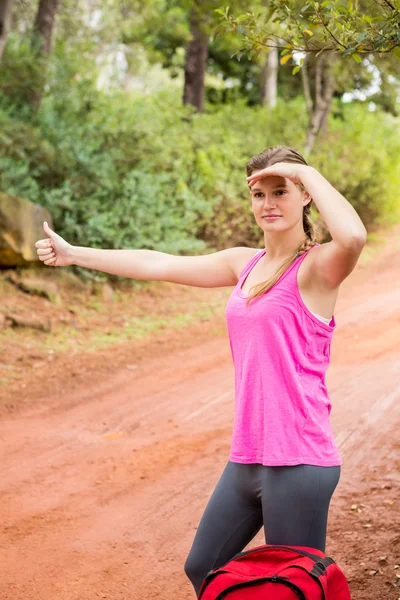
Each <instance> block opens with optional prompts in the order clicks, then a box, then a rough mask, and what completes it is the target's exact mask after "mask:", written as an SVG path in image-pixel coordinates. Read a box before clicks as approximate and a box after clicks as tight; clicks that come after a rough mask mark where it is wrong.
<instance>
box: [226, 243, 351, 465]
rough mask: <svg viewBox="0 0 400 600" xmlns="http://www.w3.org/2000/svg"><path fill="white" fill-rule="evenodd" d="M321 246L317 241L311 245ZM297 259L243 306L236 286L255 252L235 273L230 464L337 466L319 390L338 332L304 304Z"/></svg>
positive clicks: (325, 400) (230, 313) (229, 315)
mask: <svg viewBox="0 0 400 600" xmlns="http://www.w3.org/2000/svg"><path fill="white" fill-rule="evenodd" d="M317 245H318V246H319V244H317ZM310 251H312V248H310V249H309V250H307V251H306V252H305V253H304V254H302V255H301V256H299V257H298V258H296V259H295V260H294V261H293V263H292V264H291V265H290V267H289V268H288V269H287V270H286V271H285V272H284V273H283V274H282V275H281V277H280V278H279V279H278V281H277V282H276V283H275V284H274V285H273V286H272V288H270V289H269V290H268V292H266V293H264V294H262V295H261V296H259V297H258V298H256V299H255V300H252V301H251V302H250V304H249V305H248V306H246V298H247V296H244V294H243V291H242V285H243V282H244V280H245V279H246V277H247V275H248V274H249V272H250V270H251V269H252V267H253V266H254V265H255V264H256V262H257V261H258V260H259V259H260V258H262V257H263V256H264V254H265V249H262V250H260V251H259V252H257V253H256V254H255V255H254V257H253V258H252V260H251V261H250V262H249V263H248V264H247V265H246V266H245V268H244V269H243V271H242V273H241V274H240V277H239V281H238V283H237V285H236V286H235V288H234V290H233V291H232V294H231V295H230V297H229V300H228V302H227V305H226V319H227V325H228V334H229V342H230V347H231V352H232V359H233V363H234V367H235V418H234V425H233V434H232V446H231V453H230V460H231V461H233V462H239V463H261V464H263V465H271V466H273V465H297V464H310V465H320V466H336V465H341V464H342V461H341V458H340V454H339V450H338V447H337V446H336V443H335V440H334V436H333V432H332V429H331V425H330V420H329V415H330V412H331V402H330V399H329V395H328V390H327V388H326V385H325V373H326V370H327V367H328V365H329V362H330V345H331V339H332V335H333V331H334V329H335V327H336V323H335V318H334V317H333V316H332V319H331V322H330V324H329V325H328V324H326V323H324V322H322V321H320V320H319V319H318V318H317V317H316V316H315V315H314V314H313V313H312V312H311V311H310V310H309V309H308V308H307V306H306V305H305V304H304V302H303V300H302V298H301V296H300V293H299V288H298V285H297V271H298V270H299V267H300V264H301V262H302V261H303V260H304V258H305V257H306V256H307V254H308V252H310Z"/></svg>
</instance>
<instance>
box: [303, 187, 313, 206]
mask: <svg viewBox="0 0 400 600" xmlns="http://www.w3.org/2000/svg"><path fill="white" fill-rule="evenodd" d="M303 200H304V206H307V204H311V202H312V198H311V196H310V194H309V193H308V192H306V191H305V190H304V195H303Z"/></svg>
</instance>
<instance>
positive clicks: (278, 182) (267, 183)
mask: <svg viewBox="0 0 400 600" xmlns="http://www.w3.org/2000/svg"><path fill="white" fill-rule="evenodd" d="M256 173H257V171H253V173H252V175H255V174H256ZM283 186H284V187H287V188H291V187H293V186H294V183H293V182H292V181H290V179H288V178H287V177H281V176H280V175H268V176H267V177H264V178H263V179H259V180H258V181H256V183H255V184H254V186H253V188H252V189H255V188H257V187H259V188H261V189H275V188H279V187H283Z"/></svg>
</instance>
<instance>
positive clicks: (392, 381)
mask: <svg viewBox="0 0 400 600" xmlns="http://www.w3.org/2000/svg"><path fill="white" fill-rule="evenodd" d="M398 234H399V231H398V230H397V231H395V232H393V233H392V234H390V235H389V236H388V242H387V244H386V246H385V247H384V248H382V249H381V250H379V252H378V253H377V255H376V256H375V257H374V259H373V260H372V261H371V262H370V263H368V264H366V265H363V266H362V267H357V269H356V271H355V272H354V273H353V274H352V275H351V277H350V278H349V279H348V280H346V282H345V283H344V284H343V286H342V289H341V292H340V295H339V300H338V305H337V309H336V311H335V318H336V321H337V329H336V332H335V335H334V338H333V344H332V352H331V365H330V367H329V369H328V376H327V385H328V390H329V392H330V396H331V399H332V404H333V408H332V413H331V422H332V426H333V430H334V433H335V437H336V440H337V442H338V445H339V448H340V451H341V455H342V458H343V466H342V475H341V479H340V482H339V484H338V487H337V488H336V491H335V494H334V496H333V498H332V501H331V506H330V514H329V524H328V538H327V554H329V555H330V556H332V557H334V558H335V560H336V561H337V562H338V563H339V565H340V566H341V567H342V569H343V570H344V572H345V573H346V576H347V577H348V580H349V584H350V589H351V591H352V598H353V599H354V600H383V599H385V600H397V599H398V598H399V597H400V529H399V524H400V522H399V499H400V498H399V489H400V475H399V446H400V443H399V423H400V236H399V235H398ZM229 293H230V291H228V290H227V294H229ZM213 327H214V328H215V324H214V325H213ZM198 333H199V328H198V327H197V328H196V326H193V328H188V329H187V330H186V331H185V332H182V331H181V332H180V333H178V334H175V341H174V343H171V344H169V343H168V338H164V339H163V340H161V341H160V340H159V343H158V345H157V348H156V347H155V346H151V345H149V346H148V347H145V348H142V350H141V360H140V361H136V360H135V357H134V356H133V354H132V356H131V357H130V355H129V349H127V350H126V354H125V355H124V359H122V358H121V356H120V355H118V354H115V353H114V352H113V351H112V350H109V351H108V352H103V353H101V355H99V356H98V357H97V359H96V357H95V358H93V357H92V358H91V363H90V370H86V371H85V373H84V376H79V377H78V379H77V378H76V377H75V378H74V377H73V374H72V373H73V368H75V370H76V372H77V373H79V372H81V367H82V365H81V364H80V362H79V361H80V360H83V359H81V358H80V357H79V356H74V357H73V359H71V361H75V365H74V364H73V362H71V361H70V363H69V365H68V368H66V370H65V371H62V370H60V369H59V370H58V371H57V372H56V373H55V372H52V373H49V376H48V378H47V377H45V378H43V375H41V379H38V378H37V379H36V380H34V379H32V377H34V375H32V374H31V376H30V380H29V388H28V390H27V389H24V391H23V390H22V388H21V390H19V391H14V392H13V393H15V394H16V393H21V394H25V396H26V397H28V396H29V394H31V396H30V397H29V402H28V401H25V402H24V403H22V409H21V410H18V411H15V412H14V413H10V414H8V415H5V416H4V417H2V419H1V421H0V455H1V464H0V509H1V515H2V522H1V528H0V582H1V583H0V586H1V589H0V598H1V599H2V600H6V599H7V600H39V599H40V600H50V599H51V600H97V598H107V599H109V600H144V599H146V600H155V599H157V600H167V599H168V600H172V599H173V600H191V599H193V600H194V598H195V595H194V592H193V589H192V587H191V584H190V582H189V581H188V580H187V578H186V576H185V574H184V571H183V565H184V561H185V559H186V556H187V554H188V552H189V549H190V546H191V543H192V540H193V536H194V534H195V529H196V527H197V524H198V522H199V520H200V518H201V515H202V512H203V510H204V508H205V506H206V503H207V501H208V498H209V496H210V494H211V492H212V490H213V488H214V486H215V484H216V482H217V480H218V478H219V476H220V474H221V471H222V469H223V467H224V465H225V463H226V461H227V459H228V454H229V445H230V439H231V430H232V422H233V366H232V361H231V356H230V349H229V343H228V338H227V335H226V334H224V335H222V336H221V335H218V336H217V335H215V334H214V335H213V334H212V333H211V328H210V335H209V336H208V337H207V335H206V333H207V326H204V327H203V326H202V335H201V336H198ZM179 335H180V336H181V341H182V344H179ZM183 338H184V344H183ZM177 340H178V341H177ZM161 342H162V343H161ZM180 346H183V347H180ZM96 360H97V363H96ZM71 365H72V366H71ZM49 368H50V369H51V368H52V367H51V366H49ZM105 369H106V371H105ZM262 543H264V537H263V532H262V531H260V533H259V534H258V535H257V536H256V537H255V538H254V540H253V541H252V543H251V544H250V545H249V546H248V547H250V546H253V545H257V544H262Z"/></svg>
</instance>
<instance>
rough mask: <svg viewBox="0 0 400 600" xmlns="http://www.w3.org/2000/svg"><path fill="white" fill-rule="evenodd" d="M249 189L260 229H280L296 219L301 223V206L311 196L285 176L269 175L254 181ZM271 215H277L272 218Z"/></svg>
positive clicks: (289, 225) (292, 223) (306, 202)
mask: <svg viewBox="0 0 400 600" xmlns="http://www.w3.org/2000/svg"><path fill="white" fill-rule="evenodd" d="M254 173H256V171H254ZM249 191H250V197H251V202H252V208H253V212H254V216H255V219H256V222H257V224H258V225H259V226H260V227H261V229H264V230H266V231H271V230H282V229H287V228H288V227H292V226H293V225H295V224H296V222H298V221H300V222H301V224H302V223H303V208H304V206H305V205H306V204H308V203H309V202H310V200H311V198H310V196H309V195H308V194H307V193H306V192H303V191H301V190H300V189H299V188H298V187H297V185H296V184H294V183H293V182H292V181H290V179H288V178H287V177H279V176H275V175H269V176H268V177H264V179H259V180H258V181H256V183H255V184H254V186H253V187H252V188H250V189H249ZM273 215H277V217H276V218H272V216H273ZM268 216H271V218H267V217H268Z"/></svg>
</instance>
